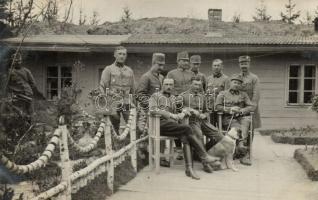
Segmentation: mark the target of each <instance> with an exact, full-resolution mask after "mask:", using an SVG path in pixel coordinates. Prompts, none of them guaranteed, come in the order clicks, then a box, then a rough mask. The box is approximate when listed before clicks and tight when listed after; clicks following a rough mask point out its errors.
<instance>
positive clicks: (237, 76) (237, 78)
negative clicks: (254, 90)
mask: <svg viewBox="0 0 318 200" xmlns="http://www.w3.org/2000/svg"><path fill="white" fill-rule="evenodd" d="M230 80H231V81H233V80H237V81H240V82H241V83H243V79H242V76H241V75H240V74H233V75H232V76H231V79H230Z"/></svg>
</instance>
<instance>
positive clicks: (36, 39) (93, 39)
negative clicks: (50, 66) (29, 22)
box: [2, 35, 129, 45]
mask: <svg viewBox="0 0 318 200" xmlns="http://www.w3.org/2000/svg"><path fill="white" fill-rule="evenodd" d="M128 37H129V35H34V36H28V37H26V38H25V39H24V42H23V43H25V44H27V43H36V44H69V45H71V44H74V45H91V44H94V45H119V44H121V42H122V41H123V40H126V39H127V38H128ZM21 40H22V38H21V37H16V38H8V39H4V40H2V41H4V42H10V43H19V42H21Z"/></svg>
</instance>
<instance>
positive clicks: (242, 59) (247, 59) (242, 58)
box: [239, 56, 251, 62]
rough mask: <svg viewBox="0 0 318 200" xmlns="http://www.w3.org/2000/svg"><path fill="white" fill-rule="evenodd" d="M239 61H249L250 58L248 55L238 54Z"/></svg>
mask: <svg viewBox="0 0 318 200" xmlns="http://www.w3.org/2000/svg"><path fill="white" fill-rule="evenodd" d="M239 62H251V58H250V57H249V56H240V57H239Z"/></svg>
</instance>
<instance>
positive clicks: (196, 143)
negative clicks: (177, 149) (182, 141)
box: [189, 135, 220, 163]
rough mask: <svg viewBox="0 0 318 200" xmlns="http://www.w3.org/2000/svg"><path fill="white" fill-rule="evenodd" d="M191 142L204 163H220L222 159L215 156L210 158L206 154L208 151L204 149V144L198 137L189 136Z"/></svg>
mask: <svg viewBox="0 0 318 200" xmlns="http://www.w3.org/2000/svg"><path fill="white" fill-rule="evenodd" d="M189 142H190V144H191V146H193V147H194V150H195V151H196V153H197V154H198V155H199V157H200V158H201V161H202V162H205V163H213V162H215V161H219V160H220V158H217V157H214V156H210V155H209V154H208V153H207V152H206V150H205V148H204V145H203V144H202V142H201V141H200V139H198V138H197V137H196V136H194V135H190V136H189Z"/></svg>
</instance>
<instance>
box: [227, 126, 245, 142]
mask: <svg viewBox="0 0 318 200" xmlns="http://www.w3.org/2000/svg"><path fill="white" fill-rule="evenodd" d="M227 134H228V135H229V136H231V137H233V138H235V139H236V140H238V139H240V138H242V131H241V129H239V128H236V127H233V128H231V130H230V131H229V132H228V133H227Z"/></svg>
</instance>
